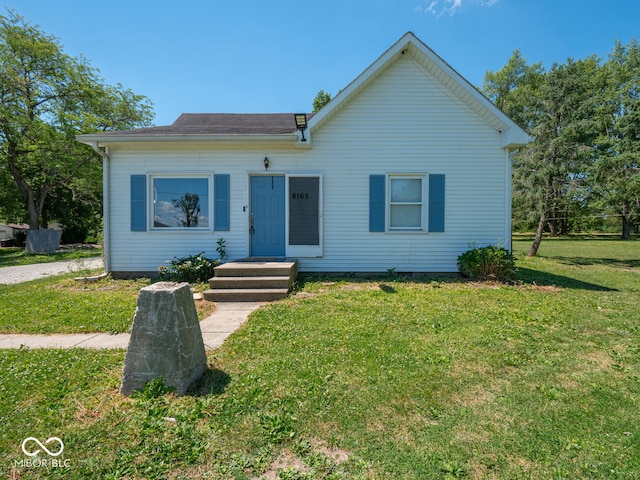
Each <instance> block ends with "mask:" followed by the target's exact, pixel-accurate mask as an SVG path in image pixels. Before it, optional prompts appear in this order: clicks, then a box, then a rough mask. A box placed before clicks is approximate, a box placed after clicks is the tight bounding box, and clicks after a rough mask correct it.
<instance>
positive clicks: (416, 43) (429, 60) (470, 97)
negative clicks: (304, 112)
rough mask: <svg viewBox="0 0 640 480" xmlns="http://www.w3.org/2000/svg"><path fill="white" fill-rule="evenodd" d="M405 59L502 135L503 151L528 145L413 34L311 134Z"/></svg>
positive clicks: (324, 114) (323, 113)
mask: <svg viewBox="0 0 640 480" xmlns="http://www.w3.org/2000/svg"><path fill="white" fill-rule="evenodd" d="M404 55H409V56H410V57H411V58H412V59H413V60H414V61H415V62H417V63H418V64H419V65H421V66H422V67H423V68H424V69H425V70H427V71H428V72H429V73H430V74H431V75H433V77H434V78H435V79H437V80H438V81H439V82H440V83H441V84H442V85H443V86H445V87H446V88H447V89H449V90H450V91H451V92H452V93H453V94H454V95H456V96H457V97H458V98H460V100H462V101H463V102H464V103H465V104H467V105H468V106H469V107H470V108H471V109H472V110H473V111H474V112H475V113H476V114H477V115H479V117H480V118H482V119H483V121H484V122H486V123H487V125H489V126H490V127H491V128H493V129H495V130H496V131H499V132H500V133H501V136H502V147H503V148H507V149H513V148H518V147H521V146H523V145H526V144H527V143H528V139H529V135H528V134H527V133H526V132H525V131H524V130H522V129H521V128H520V127H519V126H518V125H517V124H516V123H515V122H514V121H513V120H511V119H510V118H509V117H508V116H507V115H506V114H505V113H503V112H502V111H501V110H500V109H499V108H497V107H496V106H495V105H493V103H491V101H489V100H488V99H487V98H486V97H485V96H484V95H482V93H480V92H479V91H478V90H477V89H476V88H475V87H474V86H473V85H471V84H470V83H469V82H468V81H467V80H466V79H465V78H464V77H462V76H461V75H460V74H459V73H458V72H456V71H455V70H454V69H453V68H452V67H451V66H450V65H449V64H448V63H446V62H445V61H444V60H443V59H442V58H440V57H439V56H438V55H437V54H436V53H435V52H434V51H433V50H431V49H430V48H429V47H427V46H426V45H425V44H424V43H423V42H422V41H421V40H419V39H418V38H417V37H416V36H415V35H414V34H413V33H411V32H408V33H406V34H405V35H403V36H402V38H400V40H398V41H397V42H396V43H395V44H394V45H392V46H391V47H390V48H389V49H388V50H387V51H386V52H384V53H383V54H382V55H381V56H380V57H379V58H378V59H377V60H376V61H375V62H373V63H372V64H371V65H370V66H369V67H368V68H367V69H366V70H365V71H364V72H362V73H361V74H360V75H359V76H358V77H357V78H356V79H355V80H353V81H352V82H351V83H350V84H349V85H347V87H345V88H344V89H343V90H342V91H340V92H339V93H338V94H337V95H336V96H335V97H334V98H333V99H332V100H331V102H329V103H328V104H327V105H325V106H324V107H323V108H322V109H321V110H320V111H319V112H318V113H317V114H316V115H315V116H314V117H313V118H312V119H311V120H310V121H309V129H310V131H311V133H313V131H314V130H316V129H318V128H319V127H321V126H322V125H323V124H324V123H325V122H327V121H329V120H330V119H331V118H332V117H333V116H334V115H336V113H338V112H339V111H340V110H342V108H344V107H345V106H346V105H347V104H348V103H349V102H350V101H351V100H353V99H354V98H355V97H356V96H357V95H358V94H359V93H360V92H361V91H362V90H363V89H365V88H367V86H368V85H370V84H371V82H372V81H373V80H375V79H376V78H377V77H379V76H380V75H381V74H382V73H383V72H384V71H385V70H387V69H388V68H389V67H390V66H391V65H393V64H394V63H395V62H396V61H397V60H398V59H399V58H401V57H402V56H404Z"/></svg>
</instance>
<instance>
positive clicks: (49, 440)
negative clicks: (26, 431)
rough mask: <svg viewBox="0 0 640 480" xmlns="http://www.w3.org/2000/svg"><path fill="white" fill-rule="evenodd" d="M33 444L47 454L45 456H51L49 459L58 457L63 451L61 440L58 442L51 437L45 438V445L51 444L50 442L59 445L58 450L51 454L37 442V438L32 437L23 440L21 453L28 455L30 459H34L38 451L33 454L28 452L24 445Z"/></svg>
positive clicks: (56, 438)
mask: <svg viewBox="0 0 640 480" xmlns="http://www.w3.org/2000/svg"><path fill="white" fill-rule="evenodd" d="M29 441H31V442H35V443H37V444H38V446H39V447H40V448H41V449H42V450H44V451H45V452H47V455H49V456H51V457H57V456H58V455H60V454H61V453H62V452H63V451H64V443H62V440H60V439H59V438H58V437H51V438H47V439H46V440H45V442H44V443H45V444H48V443H51V442H58V443H59V444H60V450H59V451H57V452H55V453H54V452H52V451H51V450H49V449H48V448H47V447H45V446H44V445H43V443H42V442H41V441H40V440H38V439H37V438H34V437H29V438H25V439H24V440H23V441H22V451H23V452H24V454H25V455H29V456H30V457H34V456H36V455H37V454H39V453H40V449H38V450H36V451H35V452H28V451H27V449H26V448H25V445H26V444H27V442H29Z"/></svg>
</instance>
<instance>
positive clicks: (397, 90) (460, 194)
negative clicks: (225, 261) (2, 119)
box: [78, 33, 528, 275]
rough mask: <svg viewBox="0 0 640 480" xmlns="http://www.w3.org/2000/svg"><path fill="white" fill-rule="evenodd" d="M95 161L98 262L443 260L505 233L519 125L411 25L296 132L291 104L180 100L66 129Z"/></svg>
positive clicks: (381, 268) (430, 264)
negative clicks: (174, 106) (87, 129)
mask: <svg viewBox="0 0 640 480" xmlns="http://www.w3.org/2000/svg"><path fill="white" fill-rule="evenodd" d="M78 139H79V141H81V142H83V143H86V144H88V145H92V146H93V147H94V148H95V149H96V150H97V151H99V152H100V153H101V155H102V156H103V159H104V206H105V217H104V225H105V252H104V253H105V263H106V268H107V271H110V272H112V273H114V274H116V275H119V274H120V275H123V274H131V273H134V272H135V273H140V272H156V270H157V267H158V266H159V265H162V264H164V262H165V261H166V260H169V259H172V258H173V257H182V256H187V255H192V254H196V253H199V252H205V254H206V255H207V256H209V257H212V258H215V257H216V256H217V254H216V241H217V240H218V239H219V238H223V239H224V240H225V243H226V249H227V253H228V255H229V258H231V259H240V258H254V257H261V258H264V257H275V258H281V257H287V258H294V259H297V260H298V262H299V263H298V265H299V270H301V271H304V272H385V271H387V270H388V269H395V270H396V271H398V272H455V271H456V270H457V266H456V261H457V257H458V255H459V254H460V253H462V252H464V251H466V250H467V249H468V248H469V245H470V244H471V243H475V244H478V245H487V244H496V243H500V244H502V245H505V246H507V247H508V246H509V245H510V244H511V169H510V159H509V152H510V151H511V150H513V149H516V148H519V147H521V146H523V145H525V144H526V143H527V142H528V136H527V134H526V133H525V132H524V131H523V130H521V129H520V128H519V127H518V126H517V125H516V124H515V123H514V122H513V121H512V120H510V119H509V118H508V117H507V116H506V115H505V114H504V113H502V112H501V111H500V110H499V109H498V108H496V107H495V106H494V105H493V104H492V103H491V102H490V101H489V100H487V99H486V98H485V97H484V96H483V95H482V94H480V93H479V92H478V91H477V90H476V89H475V88H474V87H473V86H472V85H471V84H470V83H469V82H467V81H466V80H465V79H464V78H462V77H461V76H460V75H459V74H458V73H457V72H456V71H455V70H453V69H452V68H451V67H450V66H449V65H448V64H447V63H446V62H444V61H443V60H442V59H441V58H440V57H438V56H437V55H436V54H435V53H434V52H433V51H432V50H431V49H429V48H428V47H427V46H426V45H425V44H423V43H422V42H421V41H420V40H419V39H418V38H416V37H415V36H414V35H413V34H412V33H407V34H405V35H404V36H403V37H402V38H401V39H400V40H398V42H396V43H395V44H394V45H393V46H392V47H391V48H389V49H388V50H387V51H386V52H384V53H383V54H382V56H381V57H379V58H378V59H377V60H376V61H375V62H374V63H373V64H372V65H371V66H370V67H369V68H367V69H366V70H365V71H364V72H363V73H362V74H361V75H360V76H358V77H357V78H356V79H355V80H354V81H353V82H351V83H350V84H349V85H348V86H347V87H346V88H344V89H343V90H342V91H341V92H340V93H339V94H338V95H336V97H335V98H334V99H333V100H332V101H331V102H330V103H329V104H328V105H326V106H325V107H324V108H322V109H321V110H320V111H319V112H318V113H317V114H315V115H313V116H311V115H308V125H307V128H306V129H304V130H298V129H296V122H295V120H294V115H293V114H246V115H245V114H183V115H181V116H180V117H179V118H178V119H177V120H176V121H175V122H174V123H173V124H172V125H169V126H161V127H152V128H142V129H136V130H128V131H119V132H106V133H98V134H92V135H80V136H79V137H78Z"/></svg>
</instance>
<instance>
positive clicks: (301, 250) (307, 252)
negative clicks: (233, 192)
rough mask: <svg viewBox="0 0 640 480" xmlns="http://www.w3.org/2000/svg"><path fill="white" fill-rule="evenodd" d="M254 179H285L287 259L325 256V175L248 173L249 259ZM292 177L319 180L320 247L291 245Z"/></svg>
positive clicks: (285, 243) (250, 253)
mask: <svg viewBox="0 0 640 480" xmlns="http://www.w3.org/2000/svg"><path fill="white" fill-rule="evenodd" d="M252 177H284V253H285V257H303V258H318V257H322V255H323V248H324V245H323V244H324V236H323V226H324V225H323V224H324V193H323V175H322V174H321V173H313V172H311V173H309V172H302V173H285V172H248V173H247V192H248V195H247V197H248V202H247V205H248V207H247V211H248V213H249V215H247V241H248V245H247V251H248V252H249V255H248V256H249V258H251V257H252V256H254V255H253V252H251V178H252ZM291 177H316V178H318V192H319V196H320V198H319V199H318V243H319V244H318V245H289V207H290V205H289V204H290V200H291V196H290V193H289V179H290V178H291Z"/></svg>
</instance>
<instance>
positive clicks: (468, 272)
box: [458, 245, 516, 280]
mask: <svg viewBox="0 0 640 480" xmlns="http://www.w3.org/2000/svg"><path fill="white" fill-rule="evenodd" d="M515 260H516V259H515V257H514V256H513V255H512V254H511V252H509V251H508V250H507V249H505V248H502V247H496V246H494V245H488V246H486V247H476V248H472V249H471V250H467V251H466V252H464V253H463V254H462V255H460V256H459V257H458V270H459V271H460V273H461V274H462V275H463V276H465V277H470V278H477V279H481V280H489V279H495V280H512V279H513V277H514V275H515Z"/></svg>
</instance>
